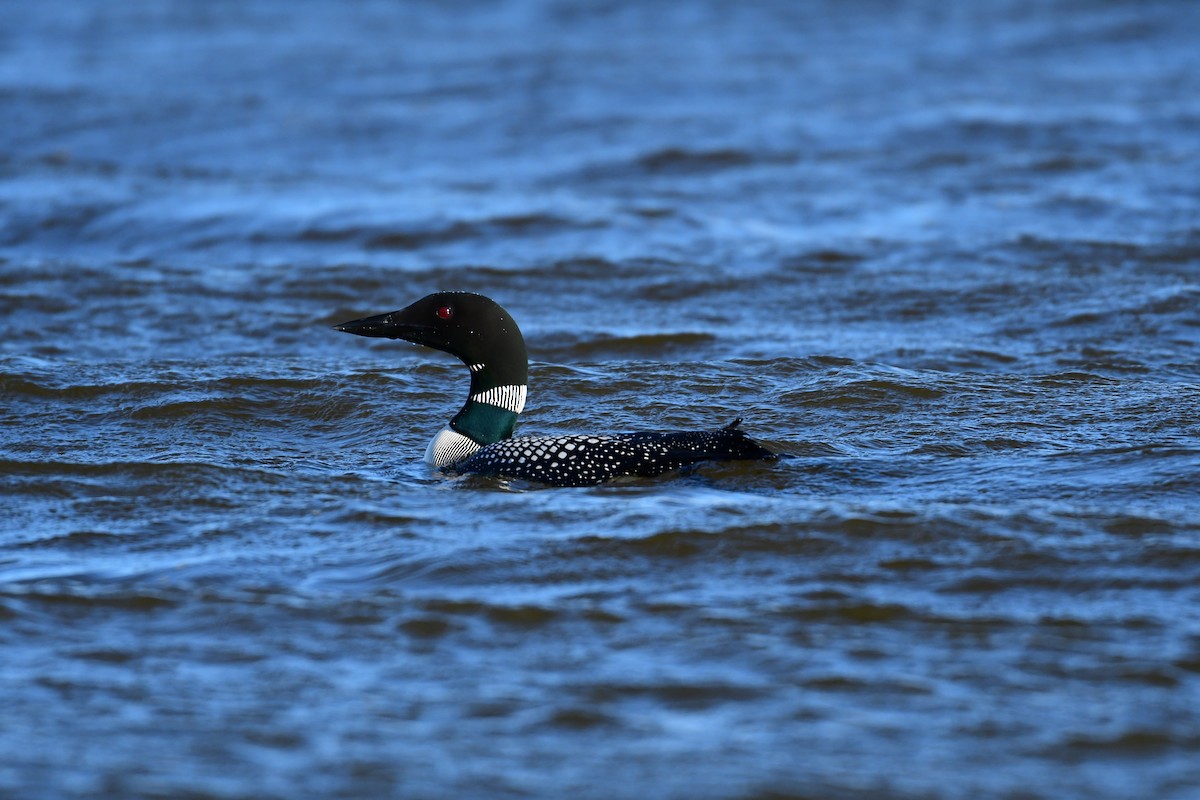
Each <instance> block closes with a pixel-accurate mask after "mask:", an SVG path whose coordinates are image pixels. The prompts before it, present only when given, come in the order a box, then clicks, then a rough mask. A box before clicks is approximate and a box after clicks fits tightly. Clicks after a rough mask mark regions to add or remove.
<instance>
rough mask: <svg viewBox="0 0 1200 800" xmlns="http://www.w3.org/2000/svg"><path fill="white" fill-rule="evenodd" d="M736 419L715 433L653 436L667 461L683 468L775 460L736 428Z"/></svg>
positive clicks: (773, 455)
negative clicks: (703, 463)
mask: <svg viewBox="0 0 1200 800" xmlns="http://www.w3.org/2000/svg"><path fill="white" fill-rule="evenodd" d="M741 422H742V418H741V417H738V418H737V419H735V420H734V421H733V422H731V423H729V424H728V425H726V426H725V427H724V428H721V429H720V430H715V431H671V432H669V433H660V434H656V436H657V437H658V442H659V443H660V444H663V445H666V446H667V447H668V448H669V450H668V453H667V456H668V458H671V459H675V460H678V461H679V462H681V463H684V464H694V463H696V462H699V461H761V460H763V459H768V458H775V457H776V455H775V453H772V452H771V451H770V450H768V449H767V448H765V447H763V446H762V445H760V444H759V443H758V442H756V441H754V440H753V439H751V438H750V437H749V436H747V435H746V432H745V431H742V430H740V429H739V428H738V425H740V424H741Z"/></svg>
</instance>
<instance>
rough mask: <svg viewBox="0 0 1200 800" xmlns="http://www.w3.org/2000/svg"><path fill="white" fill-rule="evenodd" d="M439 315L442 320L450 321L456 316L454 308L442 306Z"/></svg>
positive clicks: (438, 311)
mask: <svg viewBox="0 0 1200 800" xmlns="http://www.w3.org/2000/svg"><path fill="white" fill-rule="evenodd" d="M437 315H438V316H439V317H441V318H442V319H450V318H451V317H453V316H454V308H453V307H452V306H442V307H441V308H439V309H438V310H437Z"/></svg>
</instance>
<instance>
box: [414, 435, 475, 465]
mask: <svg viewBox="0 0 1200 800" xmlns="http://www.w3.org/2000/svg"><path fill="white" fill-rule="evenodd" d="M478 449H479V445H478V444H476V443H475V441H474V440H472V439H470V438H468V437H466V436H463V435H462V434H461V433H459V432H458V431H455V430H451V429H450V428H449V427H446V428H442V429H441V430H440V431H438V433H437V436H434V437H433V439H432V441H430V442H429V447H427V448H425V461H426V463H428V464H432V465H433V466H435V467H444V466H446V465H447V464H454V463H457V462H459V461H462V460H463V459H464V458H466V457H467V456H469V455H471V454H472V453H474V452H475V451H476V450H478Z"/></svg>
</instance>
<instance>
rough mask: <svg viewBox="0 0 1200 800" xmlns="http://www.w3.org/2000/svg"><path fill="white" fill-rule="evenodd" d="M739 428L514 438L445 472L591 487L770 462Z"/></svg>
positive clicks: (733, 425) (763, 450)
mask: <svg viewBox="0 0 1200 800" xmlns="http://www.w3.org/2000/svg"><path fill="white" fill-rule="evenodd" d="M740 422H741V419H736V420H734V421H733V422H732V423H730V424H729V425H727V426H726V427H724V428H721V429H720V430H715V431H641V432H638V433H620V434H608V435H603V436H587V435H573V436H516V437H513V438H511V439H504V440H502V441H499V442H495V443H493V444H489V445H488V446H487V447H484V448H482V449H480V450H478V451H476V452H475V453H474V454H473V455H471V456H469V457H468V458H466V459H464V460H463V461H460V462H458V463H456V464H453V465H451V466H450V467H447V469H448V470H450V471H453V472H462V473H473V474H477V475H493V476H497V477H504V478H518V479H521V480H530V481H538V482H540V483H546V484H550V485H551V486H593V485H595V484H598V483H604V482H605V481H609V480H612V479H613V478H617V477H621V476H626V475H629V476H637V477H642V478H650V477H653V476H655V475H662V474H663V473H665V472H670V471H671V470H676V469H680V468H682V467H688V466H691V465H693V464H697V463H699V462H701V461H731V460H761V459H766V458H773V457H774V454H773V453H771V452H770V451H769V450H767V449H766V448H764V447H762V446H761V445H759V444H758V443H757V442H755V441H754V440H753V439H751V438H750V437H749V436H747V435H746V434H745V433H744V432H742V431H740V430H738V429H737V426H738V423H740Z"/></svg>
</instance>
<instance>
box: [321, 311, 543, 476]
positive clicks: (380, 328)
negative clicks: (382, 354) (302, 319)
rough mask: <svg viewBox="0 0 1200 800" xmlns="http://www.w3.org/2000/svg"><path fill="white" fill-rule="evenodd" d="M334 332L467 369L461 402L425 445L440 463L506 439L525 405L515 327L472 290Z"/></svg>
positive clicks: (522, 355) (524, 374)
mask: <svg viewBox="0 0 1200 800" xmlns="http://www.w3.org/2000/svg"><path fill="white" fill-rule="evenodd" d="M333 327H334V330H339V331H344V332H345V333H356V334H358V335H359V336H381V337H386V338H388V339H404V340H405V341H408V342H413V343H414V344H421V345H425V346H426V347H432V348H434V349H435V350H441V351H443V352H446V353H450V354H451V355H453V356H455V357H457V358H458V359H460V360H461V361H462V362H463V363H464V364H466V365H467V367H468V368H469V369H470V371H471V392H470V395H469V396H468V398H467V402H466V404H465V405H464V406H463V407H462V409H461V410H460V411H459V412H458V413H457V414H456V415H455V416H454V418H453V419H451V420H450V424H449V427H448V429H447V430H444V431H442V432H441V433H439V434H438V435H437V436H435V437H434V440H433V441H432V442H431V443H430V445H429V450H428V451H426V453H425V458H426V460H428V461H430V462H432V463H434V464H437V465H439V466H442V465H445V464H451V463H454V461H458V460H461V459H463V458H466V457H467V456H469V455H470V454H471V453H473V452H474V451H475V450H477V449H479V448H480V447H482V446H484V445H488V444H491V443H492V442H498V441H500V440H501V439H507V438H508V437H509V436H512V432H513V427H514V426H515V425H516V421H517V415H518V414H520V413H521V411H522V410H523V409H524V408H525V387H526V384H527V383H528V382H529V357H528V355H527V353H526V351H525V338H524V337H523V336H521V329H520V328H518V327H517V323H516V322H514V321H513V318H512V317H511V316H509V314H508V312H507V311H505V310H504V309H503V308H501V307H500V305H499V304H498V303H496V302H495V301H494V300H491V299H490V298H487V297H484V296H483V295H481V294H474V293H472V292H436V293H435V294H431V295H429V296H428V297H423V298H421V299H420V300H418V301H417V302H415V303H413V304H412V305H410V306H408V307H406V308H402V309H400V310H399V311H392V312H389V313H387V314H377V315H375V316H373V317H364V318H363V319H355V320H350V321H349V322H343V323H342V324H340V325H334V326H333Z"/></svg>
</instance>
